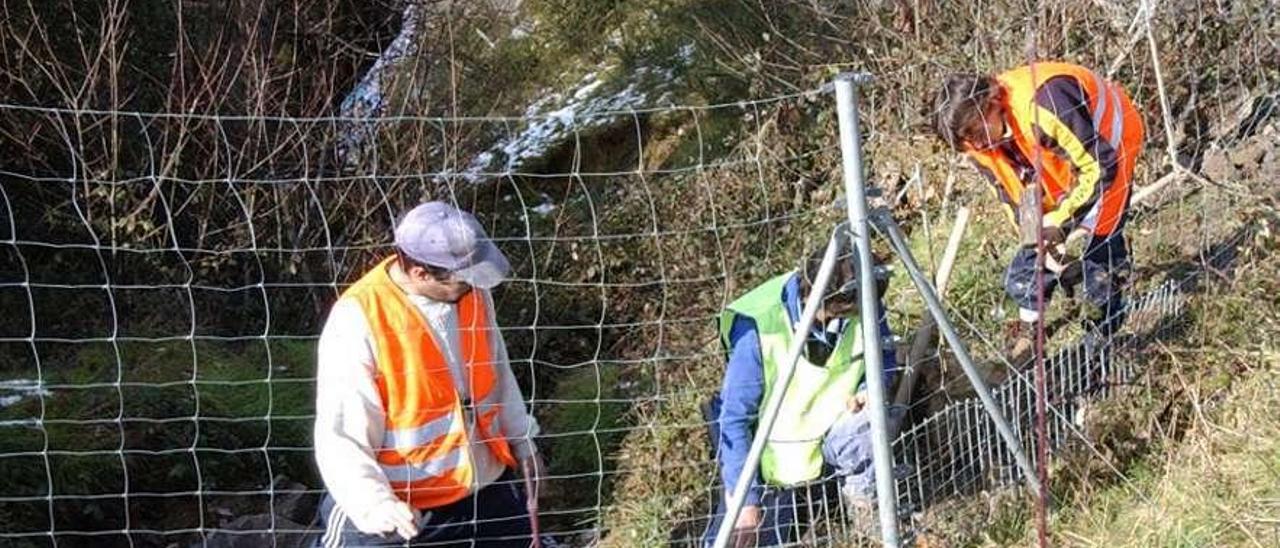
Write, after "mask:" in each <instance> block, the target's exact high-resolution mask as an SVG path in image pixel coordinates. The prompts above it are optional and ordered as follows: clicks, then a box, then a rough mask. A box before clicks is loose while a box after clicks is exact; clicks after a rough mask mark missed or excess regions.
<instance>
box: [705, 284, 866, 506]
mask: <svg viewBox="0 0 1280 548" xmlns="http://www.w3.org/2000/svg"><path fill="white" fill-rule="evenodd" d="M792 276H795V273H794V272H789V273H787V274H783V275H781V276H778V277H776V278H773V279H771V280H769V281H767V282H765V283H764V284H762V285H760V286H759V287H756V288H755V289H753V290H751V291H750V292H748V293H747V294H746V295H743V296H742V297H740V298H738V300H736V301H733V303H732V304H730V305H729V306H728V308H726V309H725V311H724V312H723V313H722V314H721V315H720V337H721V340H722V341H724V344H725V348H729V330H730V328H732V327H733V320H734V318H735V317H737V316H745V317H748V318H751V319H752V320H755V323H756V331H757V333H758V334H759V336H760V356H761V358H762V359H763V361H764V364H763V365H764V399H763V400H761V407H762V409H761V412H763V411H764V409H763V405H764V402H767V401H769V397H770V395H771V394H772V393H773V391H774V390H775V389H777V386H776V384H775V383H776V381H777V379H778V378H779V377H780V373H781V372H782V368H784V367H787V366H788V365H789V364H788V361H787V350H788V348H789V347H790V346H791V338H792V337H793V336H795V334H794V333H792V332H791V329H792V323H791V318H790V317H789V316H788V315H787V309H786V306H784V305H783V302H782V289H783V287H784V286H785V285H786V283H787V281H788V280H790V279H791V277H792ZM860 326H861V322H860V321H859V319H858V318H851V319H850V321H848V322H847V323H846V325H845V328H844V331H843V332H841V333H840V340H839V342H837V343H836V347H835V349H834V350H833V351H832V353H831V356H830V357H828V358H827V363H826V364H825V365H823V366H818V365H814V364H812V363H810V362H809V361H808V360H807V359H805V356H804V355H803V354H801V356H800V359H799V361H797V363H796V372H795V375H793V376H792V377H791V385H790V386H788V387H787V391H786V393H785V394H784V395H783V398H782V408H781V409H779V411H778V418H777V420H776V421H775V422H774V424H773V431H772V432H770V433H769V439H768V441H767V442H766V443H765V446H764V453H763V454H762V455H761V457H760V475H761V478H762V479H763V480H764V482H765V483H767V484H770V485H777V486H791V485H796V484H799V483H804V482H807V481H812V480H814V479H817V478H818V476H820V475H821V474H822V439H823V437H824V436H825V435H826V433H827V430H829V429H830V428H831V426H832V425H833V424H835V422H836V419H838V418H839V417H840V414H841V413H843V412H844V411H845V409H846V405H847V404H848V400H849V397H850V396H852V395H853V394H854V391H856V390H857V388H858V384H859V383H860V382H861V381H862V373H863V361H862V335H861V333H862V331H861V327H860ZM855 358H856V359H855Z"/></svg>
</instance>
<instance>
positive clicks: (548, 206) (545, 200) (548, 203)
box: [529, 193, 556, 217]
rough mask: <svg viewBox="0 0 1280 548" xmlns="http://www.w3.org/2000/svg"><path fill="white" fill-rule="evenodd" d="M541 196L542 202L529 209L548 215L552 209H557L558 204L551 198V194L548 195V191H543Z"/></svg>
mask: <svg viewBox="0 0 1280 548" xmlns="http://www.w3.org/2000/svg"><path fill="white" fill-rule="evenodd" d="M540 198H541V199H542V203H540V204H538V205H536V206H533V207H531V208H529V211H532V212H534V213H537V214H538V215H541V216H543V217H546V216H547V215H550V214H551V212H552V211H555V210H556V204H555V202H553V201H552V200H551V196H548V195H547V194H546V193H542V195H541V196H540Z"/></svg>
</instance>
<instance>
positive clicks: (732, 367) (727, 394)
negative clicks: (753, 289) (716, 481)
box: [718, 316, 764, 505]
mask: <svg viewBox="0 0 1280 548" xmlns="http://www.w3.org/2000/svg"><path fill="white" fill-rule="evenodd" d="M725 369H726V370H725V375H724V386H722V387H721V388H720V399H721V405H720V417H719V422H720V439H719V451H718V454H719V458H720V477H721V479H722V480H723V481H724V487H725V489H726V490H727V491H730V492H731V491H733V489H734V488H735V487H736V483H737V481H738V474H740V473H741V472H742V467H743V466H744V465H745V464H746V461H747V453H748V451H749V450H750V448H751V438H752V437H753V436H754V435H755V427H756V416H757V415H758V413H759V410H760V404H761V400H762V399H763V398H764V362H763V360H762V359H761V356H760V335H759V334H758V333H757V332H756V323H755V322H754V321H752V320H751V319H749V318H744V317H741V316H739V317H737V318H736V319H734V321H733V326H732V327H731V328H730V329H729V363H728V366H727V367H726V368H725ZM761 491H762V489H761V486H760V474H759V472H758V471H757V473H756V476H755V478H754V479H753V480H752V482H751V489H750V490H749V491H748V492H747V498H746V503H747V504H748V505H759V504H760V495H761Z"/></svg>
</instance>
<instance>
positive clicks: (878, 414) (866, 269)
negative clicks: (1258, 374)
mask: <svg viewBox="0 0 1280 548" xmlns="http://www.w3.org/2000/svg"><path fill="white" fill-rule="evenodd" d="M869 81H871V75H869V74H866V73H860V74H849V73H845V74H841V75H839V76H837V77H836V80H835V86H836V115H837V117H838V119H839V122H840V157H841V159H842V161H843V162H842V163H843V166H844V170H843V171H844V187H845V201H846V203H847V206H848V207H847V210H848V213H849V229H850V230H851V231H852V232H853V236H854V237H853V244H854V250H855V251H856V252H857V253H858V263H857V265H858V281H859V283H860V285H861V287H860V291H858V293H859V295H860V296H861V298H862V303H861V306H860V307H859V313H860V315H861V319H862V344H863V355H862V356H863V365H864V367H863V370H864V371H865V372H866V373H865V374H866V383H867V400H868V401H867V408H868V412H869V413H870V414H871V454H872V462H873V463H874V464H875V470H876V501H877V506H878V507H879V508H880V536H881V539H882V540H883V541H884V545H885V546H888V547H891V548H896V547H897V546H898V544H899V543H898V510H897V506H898V497H897V492H896V489H895V488H894V481H893V454H892V453H890V452H889V420H888V418H887V417H886V415H885V409H886V407H885V395H884V393H885V390H884V361H883V356H882V355H881V349H880V321H879V319H880V296H879V293H878V292H877V291H876V276H875V264H874V262H873V261H872V259H871V230H870V226H869V224H868V223H867V192H866V191H867V189H866V181H864V180H863V176H862V136H861V134H860V133H859V129H858V89H857V86H858V85H861V84H865V83H867V82H869Z"/></svg>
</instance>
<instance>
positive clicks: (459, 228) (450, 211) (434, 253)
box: [395, 202, 511, 289]
mask: <svg viewBox="0 0 1280 548" xmlns="http://www.w3.org/2000/svg"><path fill="white" fill-rule="evenodd" d="M395 238H396V247H397V248H399V249H400V251H401V252H402V253H404V254H405V255H408V256H409V258H410V259H413V260H415V261H418V262H420V263H423V264H427V265H431V266H434V267H438V268H443V269H445V270H448V271H449V272H452V273H453V275H455V276H457V277H458V278H459V279H461V280H463V281H465V282H467V283H469V284H471V285H473V286H475V287H479V288H482V289H489V288H492V287H494V286H496V285H498V284H500V283H502V280H504V279H506V277H507V274H508V273H509V272H510V271H511V265H510V263H508V262H507V258H506V257H505V256H503V254H502V252H501V251H499V250H498V246H495V245H493V241H492V240H490V239H489V237H488V236H487V235H485V233H484V228H483V227H481V226H480V222H479V221H477V220H476V218H475V217H473V216H472V215H471V214H470V213H467V212H465V211H462V210H459V209H458V208H456V207H453V206H452V205H449V204H446V203H444V202H427V203H424V204H420V205H418V207H415V208H413V209H411V210H409V212H408V213H405V214H404V215H402V216H401V217H400V222H399V224H397V225H396V233H395Z"/></svg>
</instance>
